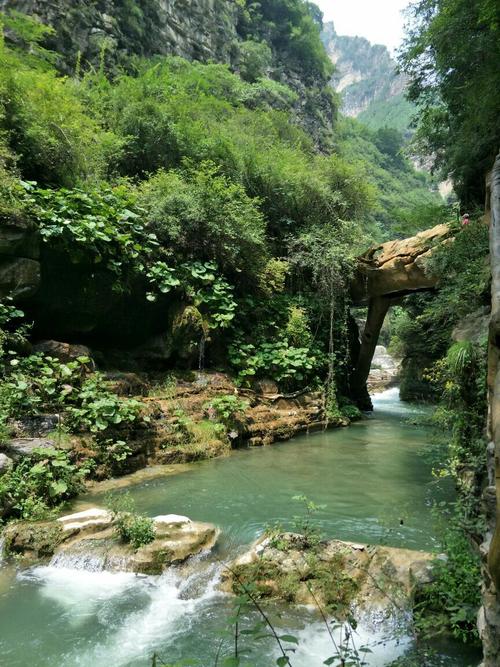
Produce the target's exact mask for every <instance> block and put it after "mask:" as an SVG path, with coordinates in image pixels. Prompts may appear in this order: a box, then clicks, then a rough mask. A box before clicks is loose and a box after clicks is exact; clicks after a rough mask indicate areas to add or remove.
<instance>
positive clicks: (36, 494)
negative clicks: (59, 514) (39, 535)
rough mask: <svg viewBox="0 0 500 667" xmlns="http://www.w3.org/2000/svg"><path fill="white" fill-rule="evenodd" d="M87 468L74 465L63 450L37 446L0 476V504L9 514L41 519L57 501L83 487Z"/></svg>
mask: <svg viewBox="0 0 500 667" xmlns="http://www.w3.org/2000/svg"><path fill="white" fill-rule="evenodd" d="M87 474H88V468H85V467H77V466H76V465H74V464H73V463H72V462H71V459H70V456H69V455H68V453H67V452H64V451H60V450H56V449H52V448H39V449H35V450H33V453H32V454H31V456H30V457H28V458H23V459H22V461H21V462H20V463H19V464H18V465H17V466H15V467H14V468H13V469H11V470H8V471H7V472H6V473H5V474H4V475H2V476H0V506H3V507H4V512H6V511H7V513H8V514H10V515H11V516H15V517H19V518H21V519H34V520H37V519H43V518H46V516H47V514H48V512H49V511H50V510H51V509H53V508H54V507H55V506H56V505H57V504H58V503H60V502H61V501H63V500H65V499H67V498H70V497H71V496H74V495H76V494H77V493H78V492H80V491H82V490H83V480H84V478H85V476H86V475H87Z"/></svg>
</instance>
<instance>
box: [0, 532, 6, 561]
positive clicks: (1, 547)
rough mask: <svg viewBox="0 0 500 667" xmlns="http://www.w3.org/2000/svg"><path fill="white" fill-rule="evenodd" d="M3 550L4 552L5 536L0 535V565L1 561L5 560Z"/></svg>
mask: <svg viewBox="0 0 500 667" xmlns="http://www.w3.org/2000/svg"><path fill="white" fill-rule="evenodd" d="M4 552H5V537H1V536H0V565H2V563H3V562H4V560H5V555H4Z"/></svg>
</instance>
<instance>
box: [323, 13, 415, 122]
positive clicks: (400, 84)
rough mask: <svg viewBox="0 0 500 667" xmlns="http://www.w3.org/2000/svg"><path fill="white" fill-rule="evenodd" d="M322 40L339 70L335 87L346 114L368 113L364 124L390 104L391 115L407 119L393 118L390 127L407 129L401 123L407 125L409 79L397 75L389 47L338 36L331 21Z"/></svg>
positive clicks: (334, 79) (353, 115)
mask: <svg viewBox="0 0 500 667" xmlns="http://www.w3.org/2000/svg"><path fill="white" fill-rule="evenodd" d="M322 40H323V44H324V46H325V48H326V50H327V53H328V55H329V57H330V59H331V61H332V62H333V64H334V65H335V67H336V71H335V73H334V75H333V78H332V85H333V87H334V88H335V90H336V91H337V92H338V93H341V94H342V99H343V103H342V111H343V112H344V114H346V115H347V116H352V117H358V116H359V115H360V114H366V118H365V117H363V121H369V120H370V116H371V115H374V114H376V113H377V108H378V107H379V106H380V105H381V104H385V105H387V103H390V107H391V108H390V111H389V116H391V115H394V116H401V115H403V116H405V118H397V117H395V118H390V121H391V123H390V124H391V126H393V127H398V129H401V130H404V129H405V128H404V127H403V126H400V122H399V121H401V123H403V125H404V124H406V120H407V118H406V116H407V115H408V109H407V106H408V107H410V106H411V105H410V104H409V103H408V102H406V101H405V100H404V99H403V94H404V90H405V88H406V78H405V77H404V76H402V75H400V74H397V72H396V62H395V61H394V60H393V58H391V55H390V54H389V51H388V50H387V48H386V47H385V46H383V45H382V44H371V43H370V42H369V41H368V40H367V39H365V38H364V37H348V36H342V35H338V34H337V33H336V31H335V26H334V24H333V23H332V22H329V23H326V24H325V25H324V27H323V32H322ZM391 111H393V112H395V113H394V114H391V113H390V112H391ZM384 116H387V113H384ZM368 124H370V123H368ZM385 124H387V122H386V123H385ZM375 129H376V128H375Z"/></svg>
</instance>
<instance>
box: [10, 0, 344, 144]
mask: <svg viewBox="0 0 500 667" xmlns="http://www.w3.org/2000/svg"><path fill="white" fill-rule="evenodd" d="M8 10H16V11H20V12H22V13H25V14H28V15H31V16H36V17H38V18H39V19H40V21H42V23H45V24H48V25H50V26H52V27H53V28H54V32H53V34H52V35H50V36H49V37H48V38H47V46H48V48H50V49H52V50H53V51H55V52H56V53H58V54H59V59H58V66H59V68H60V69H61V71H63V72H64V73H66V74H73V73H74V72H75V70H76V69H77V68H78V67H81V68H83V69H85V67H86V66H87V64H88V63H90V64H91V65H93V66H99V65H100V64H101V63H103V64H104V65H105V66H106V68H107V69H108V70H109V71H112V70H116V69H117V68H119V67H125V68H127V67H128V66H129V64H130V60H129V59H130V56H144V57H153V56H158V55H163V56H165V55H170V56H180V57H182V58H186V59H187V60H198V61H201V62H205V63H207V62H216V63H223V64H226V65H228V66H229V67H230V68H231V69H233V70H238V69H239V66H240V63H241V49H240V46H241V43H242V42H244V41H245V40H248V39H252V40H254V39H255V40H259V41H260V40H263V41H265V42H267V43H268V46H269V47H270V49H271V54H272V62H271V63H270V66H269V68H268V70H267V75H268V76H269V77H270V78H271V79H274V80H276V81H279V82H280V83H283V84H285V85H287V86H289V87H290V88H292V89H293V90H295V91H296V92H297V93H298V99H297V102H296V104H295V107H294V109H293V110H292V111H294V113H295V115H296V116H297V119H298V121H299V122H300V123H301V124H302V125H303V126H304V127H305V129H307V131H308V132H309V133H310V134H311V135H312V137H313V138H314V140H315V142H316V144H317V146H318V147H320V148H324V147H326V146H327V145H329V144H330V142H331V130H332V123H333V121H334V119H335V115H336V110H337V109H336V100H335V97H334V96H332V94H331V89H330V88H329V87H328V85H327V84H328V78H327V77H326V76H325V75H324V74H323V73H322V72H321V71H319V70H314V68H313V70H311V69H310V68H308V67H306V66H305V65H304V64H303V63H301V62H300V61H299V60H297V59H296V58H291V57H290V53H289V49H288V46H287V39H283V37H282V35H281V33H280V39H277V38H276V35H274V34H273V29H271V28H270V27H269V26H268V25H267V24H266V25H264V26H263V28H262V30H260V31H259V32H258V34H255V35H254V34H250V35H248V34H247V31H246V29H245V28H244V27H243V21H242V14H243V12H244V8H243V5H242V4H241V3H237V2H234V0H143V1H142V2H136V1H135V0H130V1H127V2H125V1H123V0H99V1H97V2H88V1H87V2H81V3H74V2H71V1H70V0H50V2H46V1H45V0H0V11H8ZM290 29H292V28H290ZM280 31H281V27H280V26H276V27H275V28H274V32H276V33H278V32H280ZM281 32H283V31H281ZM77 63H78V64H77Z"/></svg>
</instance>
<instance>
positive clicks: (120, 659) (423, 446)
mask: <svg viewBox="0 0 500 667" xmlns="http://www.w3.org/2000/svg"><path fill="white" fill-rule="evenodd" d="M374 407H375V411H374V413H373V416H372V417H371V418H369V419H366V420H363V421H361V422H358V423H356V424H353V425H352V426H351V427H349V428H346V429H336V430H331V431H327V432H324V433H318V434H314V435H310V436H300V437H297V438H295V439H294V440H292V441H290V442H287V443H283V444H277V445H273V446H271V447H266V448H262V449H245V450H238V451H235V452H234V453H233V454H232V455H231V456H229V457H227V458H221V459H215V460H211V461H203V462H200V463H196V464H193V465H191V466H188V467H186V466H183V468H182V470H183V472H181V473H180V474H178V475H173V476H168V477H163V478H157V479H154V480H151V481H148V482H145V483H142V484H138V485H135V486H132V487H131V488H130V489H129V491H130V493H131V495H132V496H133V498H134V500H135V502H136V507H137V509H138V510H140V511H141V512H144V513H147V514H148V515H150V516H154V515H157V514H169V513H175V514H184V515H187V516H189V517H191V518H192V519H194V520H201V521H209V522H211V523H215V524H216V525H217V526H219V527H220V528H221V530H222V535H221V538H220V540H219V544H218V546H217V549H216V550H215V553H214V554H212V555H211V556H209V557H205V558H199V559H198V560H197V561H195V563H194V564H191V566H190V567H189V568H188V569H186V568H184V569H179V570H177V569H171V570H170V571H169V572H167V573H166V574H165V575H163V576H161V577H143V576H136V575H132V574H116V573H106V572H89V571H86V570H75V569H68V568H65V567H51V566H46V567H36V568H32V569H29V570H25V571H23V572H17V573H16V572H15V571H14V570H13V568H11V567H6V566H4V567H3V568H1V566H0V665H2V667H17V666H19V667H20V666H21V665H22V666H23V667H26V666H27V665H29V666H30V667H125V666H126V667H147V666H148V665H151V659H152V655H153V653H154V652H157V653H158V654H159V655H160V656H161V658H162V659H163V660H164V661H165V662H168V663H175V662H176V661H179V660H181V659H186V658H189V659H193V660H197V661H198V662H193V663H187V664H198V665H200V666H202V667H209V666H212V665H214V664H215V656H216V654H217V650H218V647H219V645H221V642H222V646H223V651H224V650H226V647H227V642H228V641H230V640H225V639H224V638H223V636H222V635H221V632H220V630H221V628H223V627H224V625H225V623H226V621H227V619H228V617H229V616H230V615H231V609H232V601H231V598H230V597H229V596H227V595H225V594H223V593H221V592H220V591H219V589H218V582H219V578H220V572H221V567H222V566H221V562H223V561H224V560H227V559H229V558H230V557H234V556H235V555H236V554H237V553H238V552H240V551H242V550H243V549H244V548H245V546H246V545H248V544H249V543H250V542H252V541H253V540H254V539H255V538H256V537H257V536H258V535H260V534H261V533H262V531H263V530H264V528H265V527H266V526H267V525H272V524H275V523H278V524H280V525H282V526H283V527H284V528H293V523H294V516H296V515H300V514H301V512H302V508H301V504H300V503H299V502H298V501H296V500H293V498H294V496H297V495H302V494H303V495H306V496H307V497H308V498H310V499H311V500H313V501H314V502H315V503H317V504H320V505H325V508H324V509H322V510H320V511H319V512H318V513H317V517H316V521H317V523H318V524H319V525H320V526H321V530H322V532H323V533H324V535H325V536H327V537H336V538H339V539H344V540H354V541H359V542H367V543H374V544H387V545H390V546H400V547H406V548H412V549H423V550H429V551H431V550H434V551H437V550H438V549H439V540H438V532H437V531H436V528H435V526H434V520H433V518H432V515H431V505H432V503H433V501H436V500H449V499H451V498H452V497H453V490H452V488H451V487H450V485H449V484H448V483H446V481H441V482H439V483H437V482H436V480H435V479H434V478H433V477H432V462H431V460H430V458H429V455H428V451H427V450H428V447H427V445H428V444H429V431H428V429H427V428H426V427H424V426H422V425H418V420H416V419H415V417H418V416H419V415H420V414H422V413H423V412H424V410H425V409H424V408H421V407H418V406H414V405H409V404H404V403H402V402H401V401H400V400H399V395H398V391H397V389H391V390H388V391H386V392H384V393H382V394H379V395H378V396H376V397H375V400H374ZM413 422H417V425H415V423H413ZM186 468H187V469H186ZM85 500H88V501H91V502H93V503H94V504H99V503H102V501H103V499H102V498H101V497H99V496H98V495H95V496H93V497H89V498H86V499H85ZM269 613H270V614H271V615H272V616H273V619H274V621H275V623H276V624H277V626H278V627H279V628H280V629H283V630H286V631H287V632H289V631H291V632H293V634H294V635H296V636H297V637H298V638H299V648H298V649H297V652H296V653H295V654H294V655H293V656H292V658H291V662H292V665H293V667H316V665H318V667H319V666H320V665H321V664H323V661H324V660H325V659H326V658H328V657H329V656H330V655H331V647H330V644H329V639H328V636H327V633H326V632H325V629H324V627H323V625H322V624H321V623H320V622H319V620H318V619H317V617H316V616H315V614H314V612H313V611H311V610H307V609H298V610H294V611H291V610H287V611H286V613H285V612H284V610H283V609H282V608H279V607H276V606H273V605H270V606H269ZM389 630H390V629H389V628H387V627H383V628H382V627H380V628H377V629H374V628H373V627H363V625H362V624H361V626H360V628H359V629H358V635H357V637H356V642H357V643H358V646H361V645H363V646H364V645H369V646H370V648H371V650H372V651H373V652H372V653H370V654H368V656H369V657H367V663H366V664H367V665H369V666H371V667H378V666H380V667H382V666H387V665H390V664H391V663H392V661H393V660H395V659H396V658H398V657H400V656H402V655H404V654H405V653H407V652H408V651H410V650H411V649H412V646H413V642H412V639H411V638H410V637H408V636H406V635H405V634H404V632H399V633H394V632H392V631H391V632H390V631H389ZM249 651H250V653H249V656H248V658H247V660H246V662H245V660H244V661H243V662H242V665H252V666H253V667H271V665H273V664H275V659H276V657H277V654H276V653H275V647H274V645H273V644H272V643H270V642H269V641H267V640H263V641H260V642H257V643H255V642H252V643H251V646H249ZM435 651H436V655H435V657H434V658H432V659H429V660H430V661H429V662H428V663H427V664H429V665H436V667H438V666H444V665H446V666H449V667H471V666H473V665H474V666H475V665H477V663H478V661H479V659H478V656H477V654H476V653H475V652H474V651H473V650H469V649H467V648H466V647H463V646H459V645H455V644H453V643H446V644H444V643H443V644H441V645H437V646H436V647H435ZM220 664H222V663H220Z"/></svg>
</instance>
